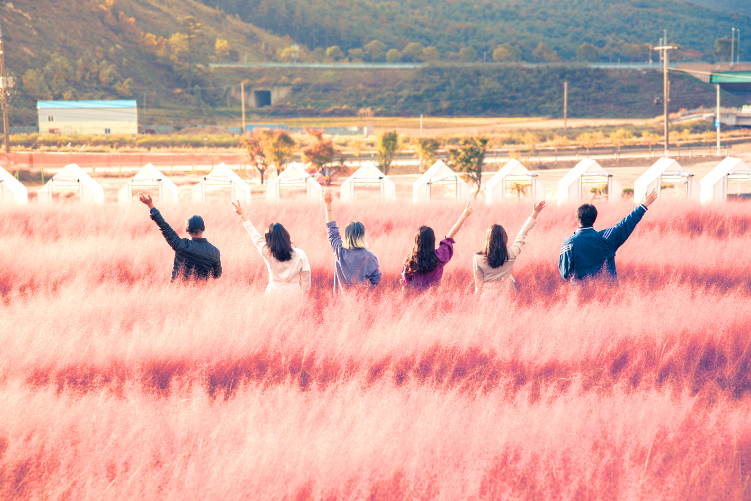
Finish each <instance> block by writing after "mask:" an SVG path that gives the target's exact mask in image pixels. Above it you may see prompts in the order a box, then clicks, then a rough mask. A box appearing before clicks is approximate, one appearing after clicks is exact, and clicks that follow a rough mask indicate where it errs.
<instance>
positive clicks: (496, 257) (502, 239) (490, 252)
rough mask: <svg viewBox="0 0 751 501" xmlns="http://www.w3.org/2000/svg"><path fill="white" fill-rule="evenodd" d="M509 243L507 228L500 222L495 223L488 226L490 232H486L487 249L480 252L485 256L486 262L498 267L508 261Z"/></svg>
mask: <svg viewBox="0 0 751 501" xmlns="http://www.w3.org/2000/svg"><path fill="white" fill-rule="evenodd" d="M507 245H508V235H506V230H504V229H503V226H501V225H500V224H494V225H493V226H491V227H490V228H488V232H487V233H486V234H485V249H484V250H483V251H482V252H478V254H481V255H483V256H485V262H486V263H488V264H489V265H490V267H491V268H498V267H499V266H503V263H505V262H506V261H508V248H507Z"/></svg>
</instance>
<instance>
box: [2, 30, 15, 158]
mask: <svg viewBox="0 0 751 501" xmlns="http://www.w3.org/2000/svg"><path fill="white" fill-rule="evenodd" d="M11 87H13V82H12V81H11V80H10V79H9V78H8V76H7V75H6V73H5V40H3V30H2V27H0V94H2V96H0V104H2V107H3V132H5V153H10V122H9V120H8V93H9V92H10V88H11Z"/></svg>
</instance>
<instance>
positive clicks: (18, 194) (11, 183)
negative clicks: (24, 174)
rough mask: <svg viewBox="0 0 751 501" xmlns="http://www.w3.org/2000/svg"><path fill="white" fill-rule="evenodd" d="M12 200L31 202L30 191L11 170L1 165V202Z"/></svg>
mask: <svg viewBox="0 0 751 501" xmlns="http://www.w3.org/2000/svg"><path fill="white" fill-rule="evenodd" d="M12 202H15V203H19V204H27V203H29V192H28V190H27V189H26V186H24V185H23V184H21V182H20V181H19V180H18V179H16V178H15V177H13V175H12V174H11V173H10V172H8V171H7V170H5V169H3V168H2V167H0V203H12Z"/></svg>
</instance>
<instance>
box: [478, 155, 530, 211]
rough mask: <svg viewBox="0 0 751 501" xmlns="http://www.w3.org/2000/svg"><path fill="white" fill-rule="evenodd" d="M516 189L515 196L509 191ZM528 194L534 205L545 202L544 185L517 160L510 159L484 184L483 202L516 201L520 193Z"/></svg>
mask: <svg viewBox="0 0 751 501" xmlns="http://www.w3.org/2000/svg"><path fill="white" fill-rule="evenodd" d="M514 188H516V189H517V194H516V195H515V194H509V190H513V189H514ZM522 190H523V191H524V192H525V193H526V194H528V195H529V196H530V197H531V198H532V201H533V202H534V203H537V202H540V201H542V200H545V185H544V184H542V183H541V182H540V181H539V180H538V179H537V174H532V173H531V172H529V170H528V169H527V168H526V167H525V166H524V165H523V164H522V163H521V162H520V161H518V160H516V159H511V160H509V162H508V163H507V164H506V165H504V166H503V168H502V169H501V170H499V171H498V172H496V173H495V174H494V175H493V177H491V178H490V179H489V180H488V181H487V182H486V183H485V201H486V202H487V203H489V204H493V203H499V202H505V201H506V200H507V199H508V198H509V197H511V198H512V199H516V198H517V196H518V195H519V194H521V191H522Z"/></svg>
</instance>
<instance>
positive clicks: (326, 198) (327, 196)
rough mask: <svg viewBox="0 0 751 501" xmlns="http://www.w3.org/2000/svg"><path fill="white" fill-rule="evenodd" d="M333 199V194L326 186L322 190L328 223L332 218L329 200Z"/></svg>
mask: <svg viewBox="0 0 751 501" xmlns="http://www.w3.org/2000/svg"><path fill="white" fill-rule="evenodd" d="M333 201H334V195H332V194H331V191H330V190H329V189H328V188H326V189H325V190H323V204H324V205H325V206H326V222H327V223H330V222H331V221H333V220H334V212H333V210H332V209H331V202H333Z"/></svg>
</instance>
